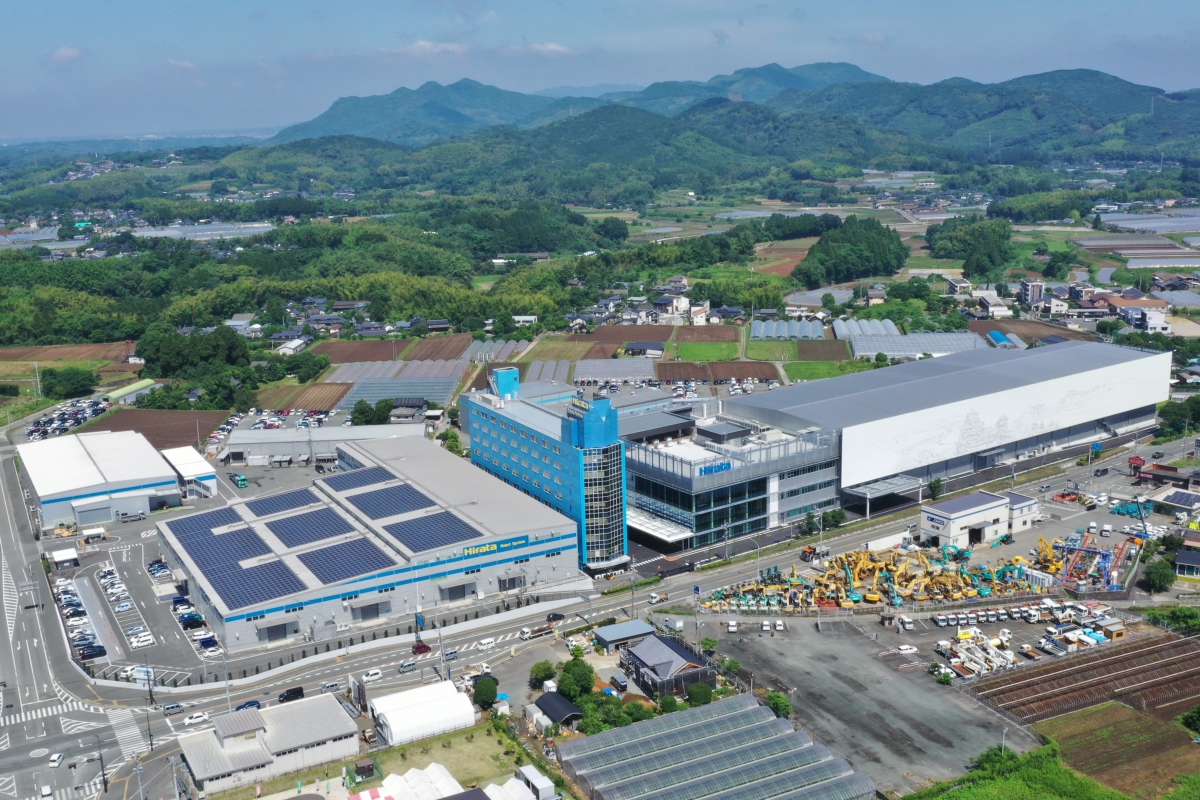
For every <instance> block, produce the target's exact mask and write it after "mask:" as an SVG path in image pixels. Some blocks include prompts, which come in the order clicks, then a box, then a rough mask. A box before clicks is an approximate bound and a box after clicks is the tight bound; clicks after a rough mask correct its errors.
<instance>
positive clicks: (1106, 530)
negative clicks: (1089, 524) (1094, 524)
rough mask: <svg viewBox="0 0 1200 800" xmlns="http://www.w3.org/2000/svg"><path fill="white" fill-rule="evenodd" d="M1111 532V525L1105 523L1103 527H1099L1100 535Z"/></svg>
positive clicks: (1110, 534) (1107, 534)
mask: <svg viewBox="0 0 1200 800" xmlns="http://www.w3.org/2000/svg"><path fill="white" fill-rule="evenodd" d="M1112 532H1113V527H1112V525H1105V526H1104V527H1103V528H1101V529H1100V535H1101V536H1112Z"/></svg>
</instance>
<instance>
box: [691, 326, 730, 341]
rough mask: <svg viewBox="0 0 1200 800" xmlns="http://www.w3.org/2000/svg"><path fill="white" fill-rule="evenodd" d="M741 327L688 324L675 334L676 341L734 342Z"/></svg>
mask: <svg viewBox="0 0 1200 800" xmlns="http://www.w3.org/2000/svg"><path fill="white" fill-rule="evenodd" d="M740 337H741V329H740V328H738V327H737V326H736V325H695V326H692V325H688V326H685V327H682V328H680V329H679V331H678V332H677V333H676V334H675V341H677V342H736V341H737V340H738V339H739V338H740Z"/></svg>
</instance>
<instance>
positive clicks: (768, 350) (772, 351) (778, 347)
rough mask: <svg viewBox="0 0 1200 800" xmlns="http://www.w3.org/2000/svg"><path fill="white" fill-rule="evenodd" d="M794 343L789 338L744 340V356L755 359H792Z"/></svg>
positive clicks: (794, 354)
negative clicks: (757, 340) (781, 339)
mask: <svg viewBox="0 0 1200 800" xmlns="http://www.w3.org/2000/svg"><path fill="white" fill-rule="evenodd" d="M796 356H797V352H796V343H795V342H794V341H791V340H783V341H774V342H772V341H766V342H746V358H753V359H754V360H755V361H794V360H795V359H796Z"/></svg>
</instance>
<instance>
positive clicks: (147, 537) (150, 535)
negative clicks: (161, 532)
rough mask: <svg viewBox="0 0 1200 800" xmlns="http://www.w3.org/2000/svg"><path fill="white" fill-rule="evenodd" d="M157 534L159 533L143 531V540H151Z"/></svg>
mask: <svg viewBox="0 0 1200 800" xmlns="http://www.w3.org/2000/svg"><path fill="white" fill-rule="evenodd" d="M156 533H158V531H155V530H149V531H142V538H143V539H149V538H150V537H152V536H154V535H155V534H156Z"/></svg>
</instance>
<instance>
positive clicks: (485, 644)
mask: <svg viewBox="0 0 1200 800" xmlns="http://www.w3.org/2000/svg"><path fill="white" fill-rule="evenodd" d="M495 646H496V640H495V639H494V638H492V637H491V636H489V637H487V638H486V639H480V640H479V646H478V648H477V649H479V650H491V649H492V648H493V647H495Z"/></svg>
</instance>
